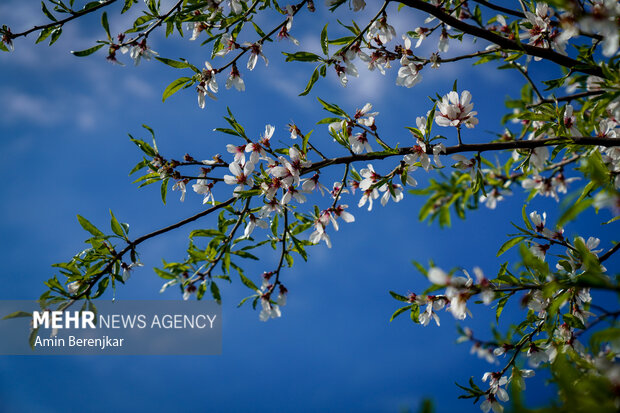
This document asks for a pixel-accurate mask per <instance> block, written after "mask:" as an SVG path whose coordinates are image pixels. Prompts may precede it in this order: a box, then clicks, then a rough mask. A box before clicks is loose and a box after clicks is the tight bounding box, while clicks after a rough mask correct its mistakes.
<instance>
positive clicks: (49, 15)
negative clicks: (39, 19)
mask: <svg viewBox="0 0 620 413" xmlns="http://www.w3.org/2000/svg"><path fill="white" fill-rule="evenodd" d="M41 10H42V11H43V14H45V15H46V16H47V18H48V19H50V20H51V21H53V22H55V21H58V20H56V17H54V15H53V14H52V13H51V12H50V11H49V10H48V8H47V6H46V5H45V2H41Z"/></svg>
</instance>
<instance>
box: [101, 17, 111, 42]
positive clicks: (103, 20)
mask: <svg viewBox="0 0 620 413" xmlns="http://www.w3.org/2000/svg"><path fill="white" fill-rule="evenodd" d="M101 25H102V26H103V30H105V34H106V35H107V36H108V40H109V41H112V35H110V23H108V13H107V12H105V11H104V12H103V14H102V15H101Z"/></svg>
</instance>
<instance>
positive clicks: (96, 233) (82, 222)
mask: <svg viewBox="0 0 620 413" xmlns="http://www.w3.org/2000/svg"><path fill="white" fill-rule="evenodd" d="M77 219H78V222H79V223H80V225H81V226H82V228H84V229H85V230H86V231H88V232H90V233H91V234H92V235H94V236H96V237H103V236H105V235H104V234H103V232H101V231H99V230H98V229H97V227H95V226H94V225H93V224H91V223H90V221H89V220H87V219H86V218H84V217H83V216H81V215H78V216H77Z"/></svg>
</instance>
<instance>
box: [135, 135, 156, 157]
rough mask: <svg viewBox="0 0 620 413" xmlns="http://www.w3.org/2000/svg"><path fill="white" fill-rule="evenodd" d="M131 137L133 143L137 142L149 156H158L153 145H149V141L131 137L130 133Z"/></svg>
mask: <svg viewBox="0 0 620 413" xmlns="http://www.w3.org/2000/svg"><path fill="white" fill-rule="evenodd" d="M129 139H131V141H132V142H133V143H135V144H136V146H137V147H138V148H140V149H141V150H142V152H144V153H145V154H147V155H148V156H156V155H157V152H156V151H155V149H153V147H152V146H151V145H149V144H148V143H146V142H144V141H143V140H142V139H135V138H133V137H131V135H129Z"/></svg>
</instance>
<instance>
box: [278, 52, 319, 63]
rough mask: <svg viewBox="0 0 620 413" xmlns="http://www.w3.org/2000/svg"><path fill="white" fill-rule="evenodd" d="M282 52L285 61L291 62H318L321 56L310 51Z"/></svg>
mask: <svg viewBox="0 0 620 413" xmlns="http://www.w3.org/2000/svg"><path fill="white" fill-rule="evenodd" d="M282 54H283V55H284V56H286V59H285V60H286V61H287V62H293V61H297V62H318V61H320V60H322V59H321V56H319V55H316V54H314V53H310V52H297V53H285V52H282Z"/></svg>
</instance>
